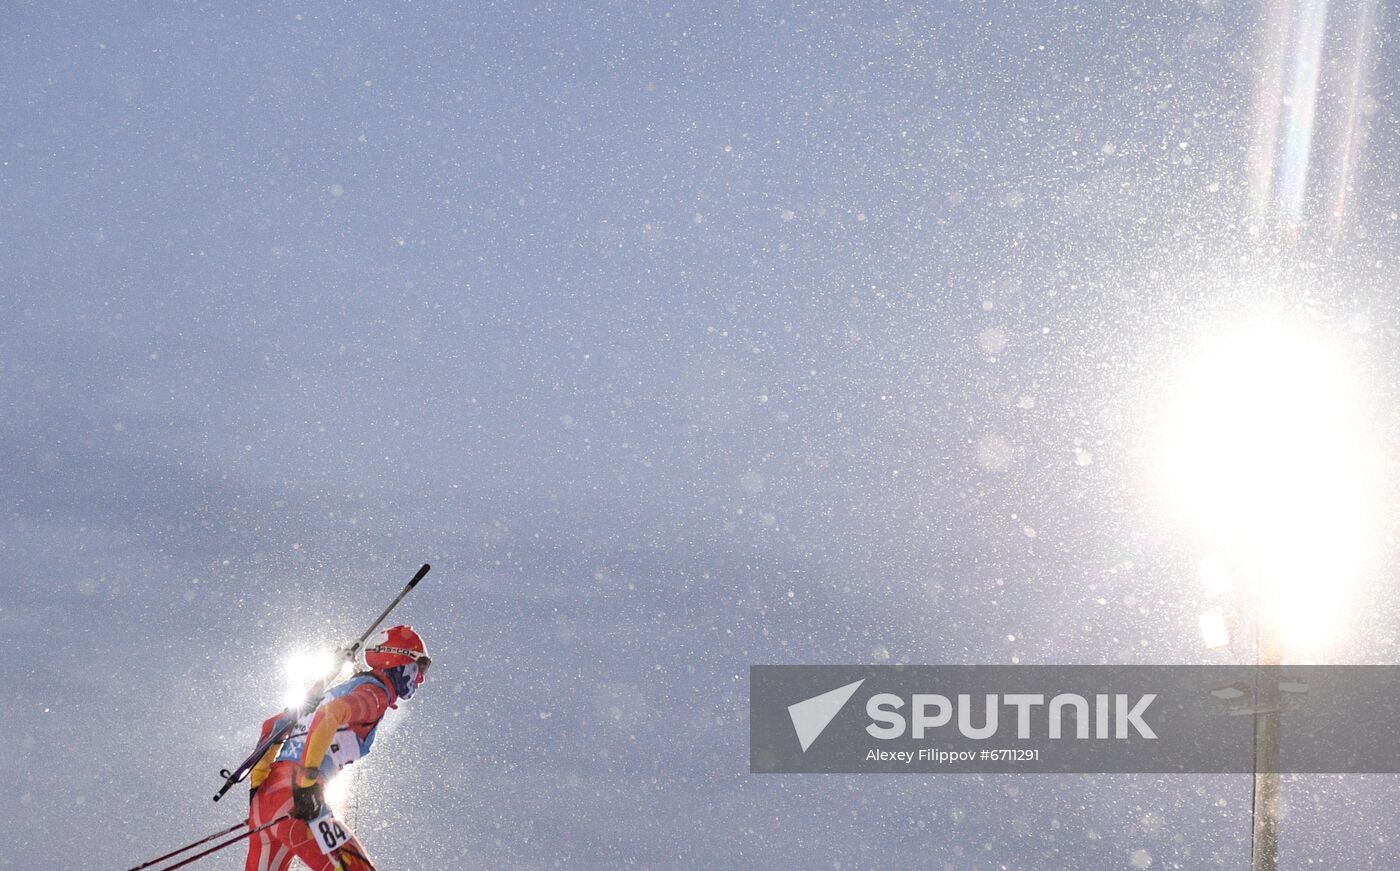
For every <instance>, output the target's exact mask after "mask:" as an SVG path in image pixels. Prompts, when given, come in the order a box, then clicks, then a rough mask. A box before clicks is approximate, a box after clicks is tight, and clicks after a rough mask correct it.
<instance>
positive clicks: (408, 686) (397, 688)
mask: <svg viewBox="0 0 1400 871" xmlns="http://www.w3.org/2000/svg"><path fill="white" fill-rule="evenodd" d="M385 674H387V675H388V676H389V679H390V680H391V681H393V682H394V692H396V693H398V694H399V698H400V699H404V700H408V699H411V698H413V694H414V693H416V692H418V685H419V684H421V683H422V682H423V673H422V671H421V670H420V669H419V668H418V664H417V663H409V664H408V665H400V666H396V667H394V668H391V669H389V670H388V671H386V672H385Z"/></svg>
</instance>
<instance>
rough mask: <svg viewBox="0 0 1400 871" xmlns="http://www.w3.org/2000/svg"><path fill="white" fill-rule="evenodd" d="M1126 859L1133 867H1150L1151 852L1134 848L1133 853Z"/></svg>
mask: <svg viewBox="0 0 1400 871" xmlns="http://www.w3.org/2000/svg"><path fill="white" fill-rule="evenodd" d="M1128 861H1129V862H1131V863H1132V865H1133V867H1134V868H1150V867H1152V854H1151V853H1149V852H1147V851H1146V850H1134V851H1133V854H1132V855H1131V856H1129V857H1128Z"/></svg>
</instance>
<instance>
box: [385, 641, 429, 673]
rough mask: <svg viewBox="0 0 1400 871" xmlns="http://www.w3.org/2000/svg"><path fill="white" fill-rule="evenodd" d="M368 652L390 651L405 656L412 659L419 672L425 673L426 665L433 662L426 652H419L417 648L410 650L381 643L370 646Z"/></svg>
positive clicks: (426, 671) (426, 670)
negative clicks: (377, 645) (376, 645)
mask: <svg viewBox="0 0 1400 871" xmlns="http://www.w3.org/2000/svg"><path fill="white" fill-rule="evenodd" d="M370 652H373V653H392V654H395V655H396V656H403V657H407V658H408V659H411V660H413V663H414V664H415V665H417V666H418V673H419V674H427V673H428V666H430V665H432V664H433V658H432V657H431V656H429V655H428V654H426V653H421V652H419V651H417V650H410V649H408V648H407V647H387V646H383V645H381V646H379V647H371V648H370Z"/></svg>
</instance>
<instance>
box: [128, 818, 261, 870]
mask: <svg viewBox="0 0 1400 871" xmlns="http://www.w3.org/2000/svg"><path fill="white" fill-rule="evenodd" d="M246 825H248V823H247V822H246V821H244V822H238V823H234V824H233V825H231V826H229V827H228V828H227V829H224V830H223V831H222V832H215V833H214V834H212V835H209V836H208V837H204V838H200V839H199V840H198V841H195V842H194V843H191V844H186V845H185V846H183V847H181V848H180V849H178V850H171V851H170V852H169V853H166V854H165V855H164V856H157V857H155V858H154V859H152V860H151V861H149V862H147V863H146V864H144V865H137V866H136V867H135V868H132V869H130V871H141V869H142V868H149V867H151V866H152V865H159V864H160V863H161V862H164V861H165V860H166V859H169V858H170V857H171V856H178V855H180V854H181V853H183V852H185V851H186V850H193V849H194V848H195V847H198V846H199V845H200V844H207V843H209V842H210V841H212V840H214V839H215V838H222V837H223V836H224V835H228V834H232V833H233V832H236V831H238V830H239V829H241V828H243V827H244V826H246Z"/></svg>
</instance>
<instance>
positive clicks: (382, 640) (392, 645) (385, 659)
mask: <svg viewBox="0 0 1400 871" xmlns="http://www.w3.org/2000/svg"><path fill="white" fill-rule="evenodd" d="M409 663H417V664H418V668H419V670H420V671H427V670H428V666H429V665H431V664H432V659H431V658H430V657H429V656H428V648H427V647H426V646H425V645H424V644H423V639H422V638H420V637H419V635H418V633H417V632H415V631H413V627H412V626H390V627H389V628H388V629H381V630H379V631H378V632H376V633H375V634H374V636H373V637H372V638H370V640H369V643H368V644H367V645H366V646H365V664H366V665H368V666H369V667H370V668H377V669H387V668H393V667H395V666H398V665H408V664H409Z"/></svg>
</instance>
